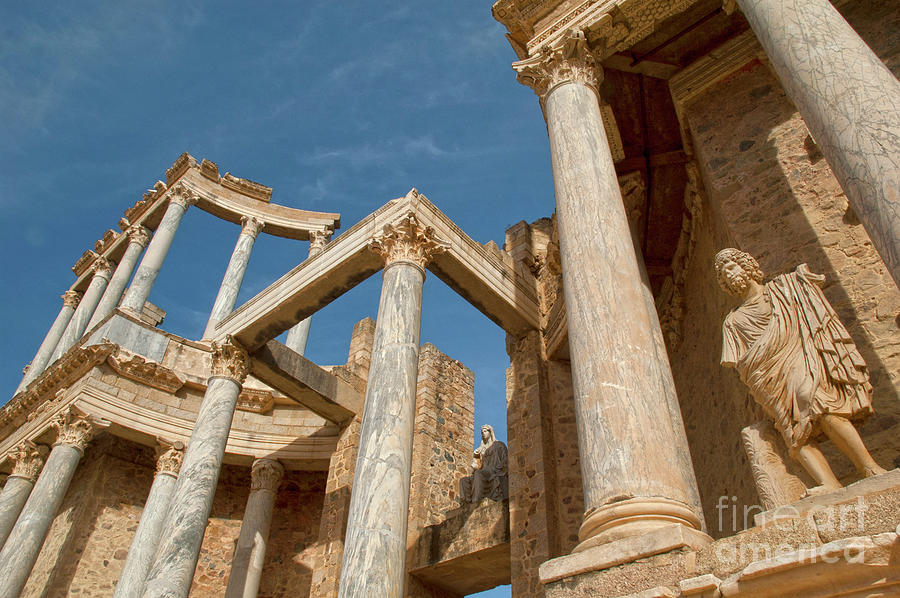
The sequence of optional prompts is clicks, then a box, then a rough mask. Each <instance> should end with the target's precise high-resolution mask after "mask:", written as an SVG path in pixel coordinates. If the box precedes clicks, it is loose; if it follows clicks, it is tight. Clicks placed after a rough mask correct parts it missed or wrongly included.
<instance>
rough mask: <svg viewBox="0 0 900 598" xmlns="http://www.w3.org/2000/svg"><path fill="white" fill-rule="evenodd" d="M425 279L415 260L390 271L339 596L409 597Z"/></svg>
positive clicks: (381, 308)
mask: <svg viewBox="0 0 900 598" xmlns="http://www.w3.org/2000/svg"><path fill="white" fill-rule="evenodd" d="M424 282H425V273H424V271H423V270H421V269H420V268H418V267H417V266H415V265H412V264H410V263H408V262H402V261H401V262H394V263H391V264H389V265H388V266H386V268H385V270H384V280H383V283H382V289H381V302H380V304H379V306H378V321H377V323H376V326H375V343H374V347H373V350H372V363H371V367H370V369H369V383H368V387H367V389H366V401H365V407H364V410H363V419H362V426H361V429H360V438H359V454H358V456H357V460H356V471H355V473H354V476H353V490H352V494H351V497H350V511H349V515H348V520H347V534H346V538H345V540H344V556H343V564H342V567H341V581H340V589H339V590H338V596H339V598H364V597H368V596H379V597H381V598H400V597H402V596H403V586H404V582H405V577H406V524H407V516H408V511H409V479H410V468H411V463H412V441H413V420H414V416H415V408H416V377H417V375H418V357H419V326H420V321H421V309H422V285H423V284H424Z"/></svg>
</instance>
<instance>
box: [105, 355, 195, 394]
mask: <svg viewBox="0 0 900 598" xmlns="http://www.w3.org/2000/svg"><path fill="white" fill-rule="evenodd" d="M106 361H107V363H109V366H110V367H111V368H112V369H113V370H114V371H115V372H116V373H117V374H119V375H120V376H122V377H124V378H129V379H131V380H134V381H136V382H140V383H141V384H146V385H147V386H152V387H153V388H158V389H159V390H163V391H165V392H168V393H174V392H175V391H177V390H178V389H179V388H181V387H182V386H183V385H184V381H183V380H182V379H181V378H179V377H178V376H177V375H176V374H175V372H173V371H172V370H170V369H169V368H167V367H163V366H162V365H160V364H158V363H156V362H155V361H148V360H146V359H144V358H143V357H141V356H140V355H135V354H133V353H128V352H127V351H122V350H119V351H117V352H116V353H115V354H113V355H110V356H109V357H108V358H107V360H106Z"/></svg>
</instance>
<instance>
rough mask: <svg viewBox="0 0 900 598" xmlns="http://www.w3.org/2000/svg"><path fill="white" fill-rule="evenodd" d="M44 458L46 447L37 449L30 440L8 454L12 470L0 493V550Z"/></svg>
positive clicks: (28, 493) (29, 491)
mask: <svg viewBox="0 0 900 598" xmlns="http://www.w3.org/2000/svg"><path fill="white" fill-rule="evenodd" d="M46 456H47V450H46V447H44V446H40V447H39V446H37V445H35V444H34V443H33V442H31V441H30V440H26V441H25V442H23V443H22V444H20V445H19V446H17V447H16V448H15V449H14V450H13V451H12V453H11V454H10V458H11V459H12V461H13V463H14V465H13V470H12V473H11V474H10V476H9V478H8V479H7V480H6V485H5V486H4V487H3V492H2V493H0V548H3V544H4V543H5V542H6V538H7V537H8V536H9V532H10V531H12V528H13V526H14V525H15V524H16V520H17V519H18V518H19V514H20V513H21V512H22V507H24V506H25V501H27V500H28V496H29V495H30V494H31V489H32V488H34V482H35V481H36V480H37V478H38V474H40V473H41V468H42V467H43V466H44V458H45V457H46Z"/></svg>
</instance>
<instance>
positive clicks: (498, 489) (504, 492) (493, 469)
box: [459, 425, 509, 503]
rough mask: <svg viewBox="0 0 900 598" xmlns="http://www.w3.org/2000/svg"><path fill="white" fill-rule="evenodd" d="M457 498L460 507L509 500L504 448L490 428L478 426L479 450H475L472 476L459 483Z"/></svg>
mask: <svg viewBox="0 0 900 598" xmlns="http://www.w3.org/2000/svg"><path fill="white" fill-rule="evenodd" d="M459 498H460V501H461V502H464V503H466V502H469V503H477V502H480V501H481V499H483V498H490V499H491V500H504V499H506V498H509V475H508V473H507V451H506V445H505V444H503V442H501V441H499V440H497V438H496V437H495V436H494V428H493V427H491V426H488V425H484V426H481V446H479V447H478V448H477V449H475V453H474V456H473V459H472V475H470V476H466V477H464V478H463V479H461V480H460V481H459Z"/></svg>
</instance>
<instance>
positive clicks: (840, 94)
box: [731, 0, 900, 285]
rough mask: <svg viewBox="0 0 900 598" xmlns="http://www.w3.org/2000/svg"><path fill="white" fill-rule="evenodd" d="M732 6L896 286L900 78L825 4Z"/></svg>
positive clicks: (779, 0) (774, 0)
mask: <svg viewBox="0 0 900 598" xmlns="http://www.w3.org/2000/svg"><path fill="white" fill-rule="evenodd" d="M731 2H734V0H731ZM736 3H737V5H738V6H739V7H740V9H741V12H742V13H743V14H744V16H745V17H746V18H747V21H748V22H749V23H750V27H751V28H752V29H753V32H754V33H755V34H756V37H757V39H759V43H760V45H762V47H763V49H764V50H765V51H766V55H767V56H768V58H769V61H770V62H771V64H772V67H773V68H774V69H775V72H776V73H777V74H778V78H779V80H780V81H781V84H782V86H783V87H784V90H785V92H787V95H788V96H789V97H790V98H791V100H792V101H793V102H794V105H795V106H797V110H798V111H799V112H800V115H801V116H802V117H803V120H804V122H805V123H806V125H807V126H808V127H809V131H810V133H811V134H812V137H813V138H814V139H815V140H816V144H817V145H818V146H819V147H820V148H821V150H822V153H823V154H824V156H825V159H826V160H827V161H828V165H829V166H830V167H831V170H832V171H833V172H834V174H835V176H836V177H837V179H838V181H839V182H840V184H841V187H842V188H843V189H844V192H845V193H846V194H847V199H848V200H849V201H850V205H851V206H852V207H853V211H854V212H855V213H856V215H857V216H858V217H859V220H860V222H862V224H863V226H864V227H865V229H866V232H867V233H869V237H870V238H871V239H872V244H873V245H874V246H875V249H877V250H878V253H879V254H880V255H881V258H882V259H883V260H884V263H885V265H886V266H887V268H888V270H889V271H890V273H891V276H892V277H893V278H894V282H895V283H897V284H898V285H900V81H898V80H897V78H896V77H894V75H893V74H892V73H891V71H890V70H888V68H887V67H886V66H885V65H884V63H883V62H882V61H881V60H880V59H879V58H878V56H876V55H875V53H874V52H872V49H871V48H869V46H867V45H866V43H865V42H864V41H863V40H862V38H860V37H859V35H858V34H857V33H856V32H855V31H854V30H853V28H852V27H850V25H849V24H848V23H847V21H846V20H844V17H842V16H841V14H840V13H839V12H838V11H837V9H836V8H835V7H834V6H833V5H832V3H831V2H829V1H828V0H736Z"/></svg>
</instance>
